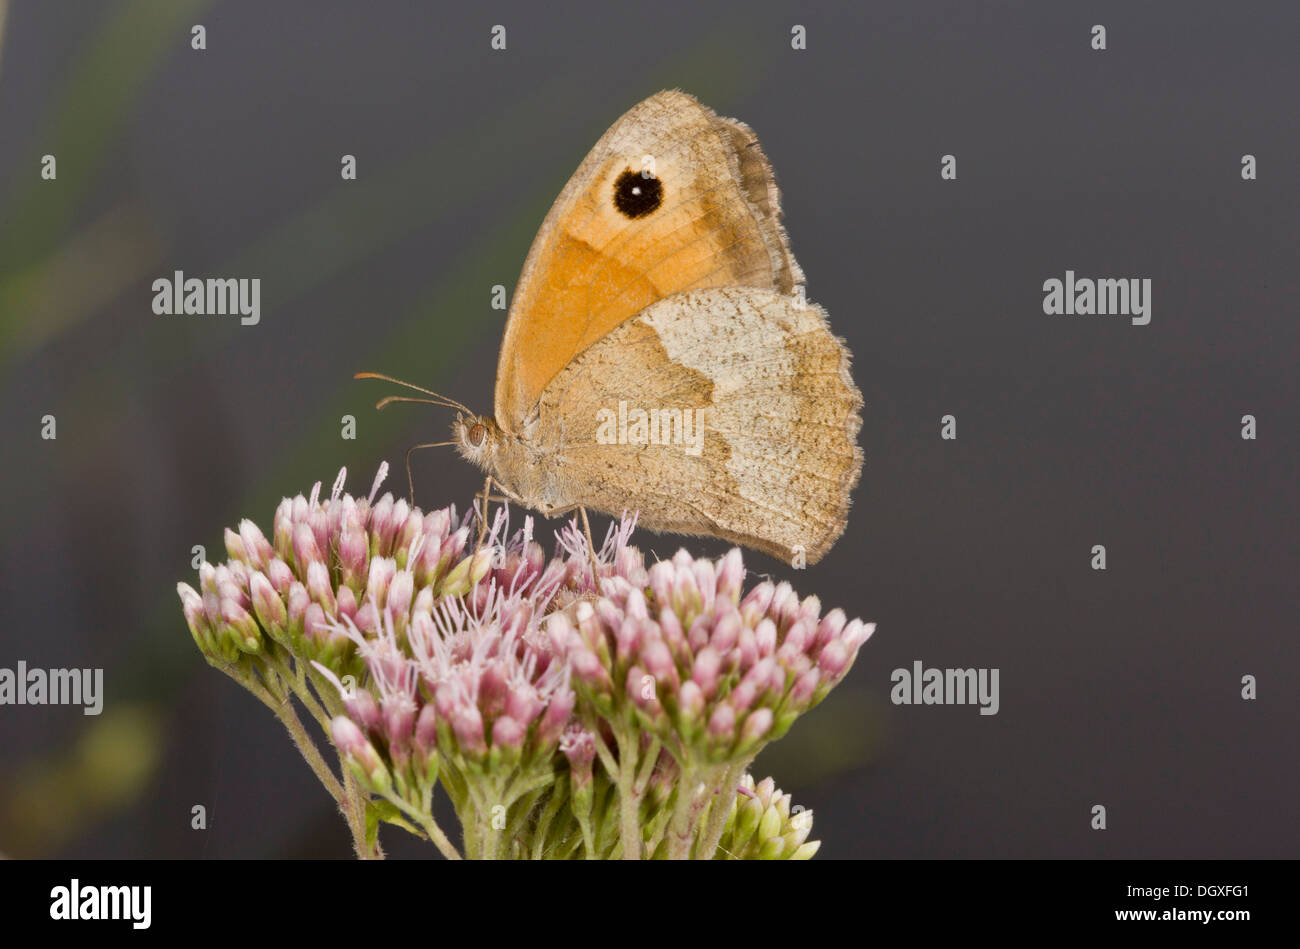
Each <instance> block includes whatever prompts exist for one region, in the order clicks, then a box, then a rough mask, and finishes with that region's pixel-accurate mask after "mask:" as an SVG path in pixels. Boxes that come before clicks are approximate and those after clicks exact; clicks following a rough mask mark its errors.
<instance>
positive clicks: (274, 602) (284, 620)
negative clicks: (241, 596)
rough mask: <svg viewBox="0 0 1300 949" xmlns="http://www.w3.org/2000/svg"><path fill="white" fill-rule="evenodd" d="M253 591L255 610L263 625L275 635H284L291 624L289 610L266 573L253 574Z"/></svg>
mask: <svg viewBox="0 0 1300 949" xmlns="http://www.w3.org/2000/svg"><path fill="white" fill-rule="evenodd" d="M252 593H253V596H252V600H253V610H254V612H255V613H256V614H257V619H258V621H259V622H260V623H261V624H262V627H263V628H264V629H265V630H266V631H267V632H268V633H271V634H273V635H275V634H280V635H284V634H285V633H286V632H287V628H288V625H289V611H288V610H287V609H286V608H285V605H284V600H282V599H280V594H279V593H277V592H275V587H273V586H271V581H270V580H268V579H267V578H266V575H265V574H263V573H255V574H253V582H252ZM277 638H278V637H277Z"/></svg>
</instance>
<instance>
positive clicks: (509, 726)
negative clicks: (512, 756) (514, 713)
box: [492, 715, 528, 751]
mask: <svg viewBox="0 0 1300 949" xmlns="http://www.w3.org/2000/svg"><path fill="white" fill-rule="evenodd" d="M527 735H528V731H527V729H525V728H524V726H523V725H520V724H519V723H518V722H516V721H515V720H514V719H513V718H511V717H510V716H509V715H502V716H501V717H500V718H498V719H497V720H496V721H495V722H493V723H492V747H493V748H508V749H509V750H511V751H518V750H519V749H520V748H522V747H523V745H524V738H525V737H527Z"/></svg>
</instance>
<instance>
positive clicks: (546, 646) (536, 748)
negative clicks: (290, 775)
mask: <svg viewBox="0 0 1300 949" xmlns="http://www.w3.org/2000/svg"><path fill="white" fill-rule="evenodd" d="M386 470H387V466H386V465H384V466H382V467H381V469H380V473H379V476H378V477H377V478H376V480H375V483H374V486H373V487H372V489H371V492H370V494H369V496H368V497H366V498H364V499H358V498H353V497H352V496H351V495H347V494H345V493H343V484H344V478H345V472H340V474H339V477H338V479H337V480H336V481H335V484H334V489H333V490H332V491H331V493H330V495H329V497H328V498H324V499H322V498H321V497H320V487H321V486H320V485H319V484H317V485H316V486H315V488H314V489H313V490H312V492H311V495H310V497H303V496H301V495H299V496H298V497H296V498H293V499H288V498H286V499H285V500H284V501H282V502H281V504H280V506H279V508H278V509H277V510H276V512H275V517H274V520H273V523H272V530H271V534H270V539H268V538H267V536H266V535H265V534H263V533H262V531H261V530H259V529H258V527H257V526H256V525H255V524H253V523H252V522H251V521H247V520H245V521H242V522H240V524H239V528H238V530H227V531H226V552H227V555H228V559H227V561H226V562H225V563H223V564H220V565H217V566H213V565H210V564H207V563H204V564H203V565H202V566H201V567H200V569H199V578H198V580H199V583H198V589H197V590H196V589H194V588H192V587H190V586H189V585H187V584H184V583H181V584H178V585H177V590H178V593H179V594H180V599H181V608H182V611H183V613H184V615H185V619H186V623H187V624H188V626H189V628H190V632H191V633H192V635H193V637H194V641H195V643H196V644H197V645H198V647H199V649H200V651H202V652H203V654H204V656H205V657H206V658H207V660H208V661H209V662H210V663H211V664H212V665H214V666H216V667H218V668H220V669H222V670H223V671H225V672H226V673H227V674H229V675H230V676H232V677H233V678H235V679H236V680H237V681H238V682H240V683H241V684H242V685H244V687H245V688H247V689H249V691H251V692H252V693H253V694H254V695H256V696H257V697H258V698H259V699H260V700H261V701H263V702H264V703H265V704H266V705H267V706H268V707H269V708H270V709H271V710H272V711H273V712H274V713H275V714H276V716H277V717H278V718H280V720H281V721H282V722H283V723H284V724H285V726H286V728H288V730H289V732H290V735H291V736H292V737H293V740H294V741H295V743H296V744H297V746H298V748H299V750H300V751H301V752H302V754H303V755H304V757H305V758H306V759H307V761H308V763H309V764H310V765H311V766H312V768H313V770H314V771H315V772H316V774H317V776H318V777H319V778H320V780H321V782H322V784H324V785H325V787H326V789H327V790H328V791H329V792H330V794H331V795H332V796H333V797H334V799H335V801H336V802H337V803H338V805H339V808H340V810H341V811H342V813H343V816H344V818H345V819H346V820H347V822H348V825H349V827H350V829H351V830H352V834H353V839H354V845H355V846H356V849H357V853H358V855H359V856H363V857H374V856H381V855H382V850H381V849H380V847H379V842H378V827H379V824H380V823H381V822H387V823H391V824H395V825H397V826H401V827H403V828H405V829H406V830H408V831H411V832H412V833H415V834H417V835H420V836H422V837H425V838H427V839H428V840H430V841H431V842H433V843H434V845H435V846H437V847H438V849H439V850H440V851H441V852H442V853H443V854H444V855H445V856H447V857H449V858H456V857H459V856H461V855H462V850H461V849H458V848H457V847H456V845H455V844H454V843H453V842H452V840H451V838H450V837H448V835H447V834H446V833H444V832H443V830H442V828H441V827H439V826H438V824H437V823H436V821H435V820H434V818H433V795H434V794H435V793H438V792H439V790H440V791H441V793H445V794H446V795H447V796H448V798H449V799H450V801H451V804H452V806H453V808H454V810H455V813H456V816H457V818H458V820H459V822H460V824H461V847H462V848H463V855H464V856H469V857H479V858H483V857H521V858H571V857H581V858H588V859H590V858H607V857H623V858H639V857H650V856H654V857H673V858H696V859H708V858H714V857H717V858H732V859H737V858H744V859H748V858H759V859H781V858H792V859H803V858H807V857H810V856H812V854H813V853H814V852H815V851H816V849H817V844H816V842H808V840H807V837H808V834H809V832H810V830H811V812H808V811H802V812H800V811H799V810H798V809H797V808H794V809H793V811H792V808H791V805H790V799H789V796H788V795H785V794H783V793H781V792H780V791H777V790H776V789H775V786H774V785H773V783H772V781H771V779H770V778H769V779H765V780H764V781H761V782H758V783H757V784H756V783H755V781H754V779H753V777H752V776H750V775H749V774H748V770H747V769H748V766H749V764H750V762H752V761H753V758H754V756H755V755H756V754H757V753H758V752H759V750H761V748H762V747H763V746H764V745H765V744H766V743H768V742H770V741H773V740H775V739H777V738H780V737H781V736H782V735H784V734H785V732H786V731H787V730H788V729H789V728H790V726H791V724H792V723H793V722H794V720H795V719H796V718H798V716H800V715H802V714H803V713H804V712H806V711H807V710H808V709H810V708H812V707H813V706H814V705H816V704H817V703H818V702H820V701H821V700H822V699H823V698H824V697H825V696H826V694H827V692H828V691H829V690H830V689H831V688H832V687H833V686H834V685H835V684H836V683H837V682H839V681H840V680H841V679H842V678H843V677H844V675H845V674H846V673H847V672H848V670H849V667H850V666H851V665H852V664H853V660H854V658H855V657H856V655H857V652H858V649H859V647H860V646H861V645H862V643H863V642H865V641H866V639H867V638H868V637H869V636H870V635H871V632H872V630H873V627H872V626H871V625H870V624H864V623H862V622H861V621H860V620H848V619H847V618H846V616H845V615H844V613H843V611H841V610H831V611H830V612H828V613H826V614H825V615H823V614H822V612H821V604H820V602H819V601H818V600H817V598H816V597H807V598H804V599H802V600H800V599H799V598H798V597H797V596H796V595H795V594H794V592H793V590H792V589H791V587H790V585H789V584H787V583H780V584H774V583H772V582H770V581H764V582H762V583H759V584H757V585H756V586H754V587H753V588H752V589H750V590H749V591H748V592H745V590H744V580H745V568H744V563H743V560H742V557H741V554H740V551H739V550H732V551H730V552H729V553H728V554H727V555H726V556H724V557H722V558H721V559H719V560H717V561H713V560H707V559H696V558H693V557H692V556H691V555H689V554H688V553H686V551H684V550H683V551H679V552H678V553H677V554H676V555H675V556H674V557H673V558H672V559H671V560H667V561H662V562H659V563H655V564H653V565H649V566H647V565H646V563H645V559H644V557H643V555H642V554H641V552H640V551H639V550H638V549H637V548H635V547H632V546H630V544H629V540H630V538H631V533H632V530H633V527H634V524H635V518H631V517H626V516H625V517H624V518H623V519H622V521H621V522H620V523H618V524H616V525H614V526H613V527H612V528H611V529H610V531H609V534H608V536H607V537H606V539H605V542H604V544H603V545H602V547H601V548H600V549H599V550H592V549H591V548H590V546H589V545H588V542H587V537H586V535H585V534H583V533H582V532H581V531H579V530H578V529H577V527H576V525H573V524H570V525H568V526H566V527H565V528H563V529H561V530H560V531H559V533H558V538H557V539H558V550H557V553H556V555H555V556H554V557H551V558H549V559H548V558H547V556H546V555H545V553H544V551H543V549H542V547H541V545H540V544H539V543H537V541H536V540H535V539H534V537H533V520H532V518H531V517H527V518H525V519H524V524H523V526H522V528H521V529H519V530H517V531H515V532H511V530H510V524H509V512H508V510H507V509H505V508H501V509H498V510H497V511H496V514H495V516H494V517H493V519H492V521H491V523H490V525H489V524H487V523H486V522H485V521H483V520H481V519H480V517H479V514H478V511H477V510H475V511H472V512H471V513H469V514H468V515H467V516H464V517H461V516H458V515H457V513H456V510H455V508H454V507H449V508H444V509H440V510H435V511H431V512H428V513H424V512H422V511H421V510H420V509H418V508H415V507H412V506H410V505H408V504H407V503H406V502H405V501H401V500H394V499H393V497H392V496H391V495H389V494H385V495H383V497H381V498H379V499H378V500H377V501H376V500H375V497H376V495H377V494H378V491H379V486H380V484H381V483H382V480H383V478H384V476H385V474H386ZM295 700H296V702H297V705H298V706H300V707H301V708H302V709H305V710H306V711H307V712H308V713H309V715H310V716H311V717H312V718H314V719H315V720H316V723H317V725H318V726H319V728H320V730H321V733H323V734H325V735H327V736H328V737H329V740H330V742H331V743H332V744H333V746H334V748H335V750H336V752H337V755H338V758H339V760H340V761H341V763H342V765H343V769H342V771H341V777H340V776H339V775H337V774H336V773H335V771H334V770H333V769H332V768H331V767H330V766H329V765H328V764H327V763H326V761H325V759H324V758H323V757H322V755H321V753H320V750H319V748H318V746H317V743H316V741H315V740H313V738H312V736H311V735H310V734H309V732H308V729H306V728H305V727H304V726H303V724H302V722H301V720H300V719H299V717H298V713H297V710H296V707H295Z"/></svg>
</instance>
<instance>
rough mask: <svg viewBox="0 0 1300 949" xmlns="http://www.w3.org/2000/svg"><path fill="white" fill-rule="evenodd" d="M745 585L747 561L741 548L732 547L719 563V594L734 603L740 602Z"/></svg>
mask: <svg viewBox="0 0 1300 949" xmlns="http://www.w3.org/2000/svg"><path fill="white" fill-rule="evenodd" d="M744 583H745V561H744V558H743V557H742V556H741V553H740V548H738V547H732V548H731V549H730V550H729V551H727V553H726V556H724V557H723V558H722V560H721V561H719V563H718V594H719V595H720V596H726V597H727V598H728V599H729V600H731V602H732V603H739V602H740V592H741V589H742V587H743V586H744Z"/></svg>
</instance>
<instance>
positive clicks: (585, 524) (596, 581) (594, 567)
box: [578, 505, 600, 593]
mask: <svg viewBox="0 0 1300 949" xmlns="http://www.w3.org/2000/svg"><path fill="white" fill-rule="evenodd" d="M578 511H579V513H581V514H582V530H583V532H584V533H586V535H587V556H588V557H589V558H590V560H591V585H592V586H593V587H594V588H595V590H596V592H597V593H599V592H600V570H599V565H598V564H597V563H596V542H595V541H593V540H592V539H591V522H590V521H588V520H587V509H586V508H585V507H583V506H582V505H579V506H578Z"/></svg>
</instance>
